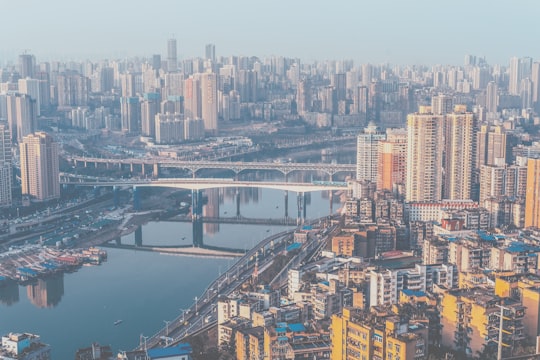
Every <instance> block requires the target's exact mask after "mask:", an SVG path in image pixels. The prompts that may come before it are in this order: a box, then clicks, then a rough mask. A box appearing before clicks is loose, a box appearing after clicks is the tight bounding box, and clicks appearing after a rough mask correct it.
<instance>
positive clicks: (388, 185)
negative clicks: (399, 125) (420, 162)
mask: <svg viewBox="0 0 540 360" xmlns="http://www.w3.org/2000/svg"><path fill="white" fill-rule="evenodd" d="M406 169H407V130H405V129H387V130H386V140H380V141H379V160H378V171H377V189H378V190H390V191H392V190H394V187H395V186H398V185H405V177H406Z"/></svg>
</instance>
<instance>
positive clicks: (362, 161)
mask: <svg viewBox="0 0 540 360" xmlns="http://www.w3.org/2000/svg"><path fill="white" fill-rule="evenodd" d="M384 139H386V134H385V133H381V132H378V131H377V126H375V124H374V123H370V124H369V125H368V126H367V127H366V128H365V129H364V132H363V133H362V134H359V135H358V138H357V141H356V153H357V156H356V180H357V181H365V180H367V181H371V182H372V183H377V169H378V167H379V141H381V140H384Z"/></svg>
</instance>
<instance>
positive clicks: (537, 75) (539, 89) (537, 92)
mask: <svg viewBox="0 0 540 360" xmlns="http://www.w3.org/2000/svg"><path fill="white" fill-rule="evenodd" d="M531 80H532V82H533V91H532V101H533V104H535V105H536V109H538V108H539V106H540V62H535V63H533V64H532V71H531Z"/></svg>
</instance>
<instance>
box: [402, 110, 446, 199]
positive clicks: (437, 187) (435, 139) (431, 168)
mask: <svg viewBox="0 0 540 360" xmlns="http://www.w3.org/2000/svg"><path fill="white" fill-rule="evenodd" d="M443 130H444V115H436V114H433V113H432V112H431V108H430V107H420V111H419V112H418V113H414V114H409V115H408V116H407V178H406V180H405V183H406V196H405V198H406V201H408V202H437V201H440V200H441V198H442V165H443V163H442V157H443V151H442V149H443Z"/></svg>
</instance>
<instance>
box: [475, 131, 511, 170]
mask: <svg viewBox="0 0 540 360" xmlns="http://www.w3.org/2000/svg"><path fill="white" fill-rule="evenodd" d="M507 147H508V145H507V141H506V132H505V130H504V128H503V127H502V126H494V127H493V128H491V127H490V126H489V125H482V126H480V131H479V132H478V134H477V149H478V150H477V153H478V158H477V160H476V166H477V167H480V166H481V165H499V164H501V163H505V162H507V157H508V155H507V154H508V148H507Z"/></svg>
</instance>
